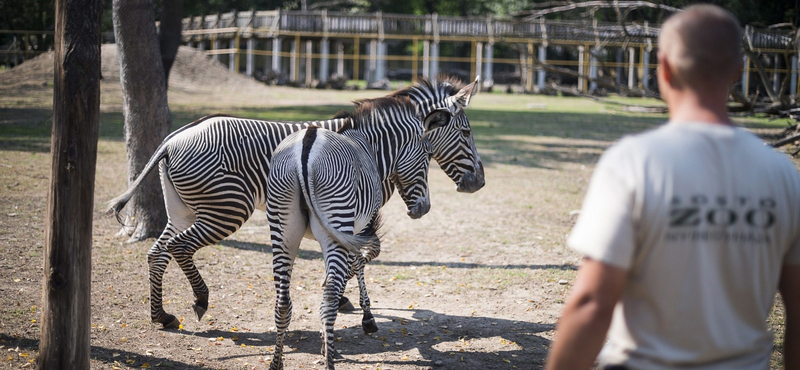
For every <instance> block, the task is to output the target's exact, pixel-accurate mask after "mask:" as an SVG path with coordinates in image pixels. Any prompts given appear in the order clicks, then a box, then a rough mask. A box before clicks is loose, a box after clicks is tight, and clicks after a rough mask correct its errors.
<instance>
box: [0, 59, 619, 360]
mask: <svg viewBox="0 0 800 370" xmlns="http://www.w3.org/2000/svg"><path fill="white" fill-rule="evenodd" d="M112 49H113V46H104V47H103V76H104V80H103V83H102V104H103V110H104V111H107V112H114V111H117V112H118V111H120V110H121V101H122V100H121V95H120V88H119V82H118V71H115V70H114V67H115V65H116V59H115V58H116V57H115V56H114V55H113V53H114V52H115V50H112ZM48 57H49V58H50V59H49V60H48V59H47V58H48ZM37 63H38V64H37ZM48 66H49V68H50V70H49V72H48V70H47V68H48ZM48 73H49V74H48ZM115 73H116V74H115ZM170 86H171V89H170V104H171V106H173V107H176V106H202V107H204V108H198V117H199V116H200V115H202V114H206V113H212V112H213V111H216V110H224V109H225V108H229V109H230V108H232V107H255V108H259V109H263V108H265V107H274V106H280V105H304V104H347V103H348V102H349V101H350V100H352V99H353V98H356V97H370V96H375V95H376V94H379V93H376V92H363V91H362V92H355V93H343V92H330V91H316V90H296V89H289V88H280V87H266V86H263V85H260V84H258V83H256V82H253V81H251V80H248V79H246V78H243V77H241V76H239V75H235V74H231V73H229V72H228V71H227V68H225V67H224V66H221V65H219V64H216V63H214V62H213V61H211V60H210V59H208V58H206V57H205V56H203V55H201V54H199V53H198V52H196V51H192V50H190V49H181V51H180V53H179V55H178V62H176V65H175V67H174V70H173V72H172V78H171V81H170ZM312 94H313V100H312V99H309V98H308V97H309V96H312ZM487 98H488V97H487ZM0 99H2V100H0V101H2V102H3V103H2V104H0V130H12V129H13V127H15V125H19V124H21V123H23V124H26V125H32V126H34V127H38V126H41V127H42V129H43V130H46V129H47V127H49V126H48V125H49V117H50V115H51V114H52V112H51V111H50V109H51V108H50V105H49V103H48V102H49V101H51V100H52V56H48V55H44V56H41V57H39V58H37V59H36V60H32V61H29V62H27V63H24V64H23V65H21V66H20V67H18V68H15V69H12V70H9V71H5V72H2V73H0ZM48 99H50V100H48ZM480 100H481V96H480V95H478V96H477V97H476V99H473V102H474V103H473V104H475V105H477V106H480ZM198 101H199V102H198ZM204 109H207V111H203V110H204ZM468 113H469V112H468ZM11 136H12V138H13V135H11ZM14 140H18V141H19V142H18V143H14V142H13V140H10V141H6V142H5V143H6V145H5V147H0V248H2V253H0V368H8V369H16V368H25V367H32V366H33V362H34V361H35V358H36V355H37V349H38V340H39V321H40V316H41V308H40V307H41V302H42V299H41V289H42V266H43V261H42V253H43V241H44V229H43V227H44V218H45V206H46V201H47V200H46V193H47V186H48V177H49V168H50V156H49V143H48V142H43V141H42V140H40V139H36V138H26V137H20V138H17V139H14ZM497 140H510V139H508V138H504V137H498V138H497ZM515 140H516V141H514V142H513V144H514V145H513V146H514V149H515V150H519V151H520V153H522V154H516V152H514V153H510V152H507V151H504V150H503V145H492V146H488V145H487V146H481V145H479V151H480V152H481V154H482V155H483V157H484V160H485V165H486V179H487V184H486V186H485V187H484V188H483V189H482V190H480V191H479V192H477V193H475V194H459V193H456V191H455V186H454V184H453V183H452V182H451V181H450V180H449V179H448V178H447V177H446V176H445V175H444V174H443V173H442V171H439V170H438V169H436V167H435V165H434V166H432V167H433V168H432V170H431V173H430V177H431V179H430V186H431V193H432V194H431V195H432V200H433V201H432V203H433V207H432V210H431V211H430V213H429V214H428V215H426V216H425V217H423V218H422V219H420V220H410V219H408V218H407V217H406V216H405V211H404V209H403V208H404V207H403V205H402V202H400V201H399V199H398V197H395V198H394V199H392V201H391V202H390V203H389V204H388V205H387V206H386V207H385V209H384V216H385V219H386V222H385V225H386V227H385V229H384V231H385V232H386V234H385V237H384V238H383V244H382V245H383V251H382V253H381V255H380V257H379V258H378V259H377V260H376V261H374V262H373V263H372V264H370V265H369V266H367V270H366V273H367V279H368V286H369V289H370V296H371V297H372V299H373V313H374V314H375V315H376V319H377V321H378V325H379V328H380V329H379V331H378V332H377V333H375V334H373V335H365V334H364V333H363V331H362V330H361V328H360V319H361V316H360V314H359V313H355V314H340V315H339V317H338V319H337V322H336V335H337V336H339V338H340V340H339V341H338V342H337V343H336V345H337V349H338V350H340V351H341V354H342V355H343V356H344V358H345V359H346V361H344V362H341V363H338V364H337V368H338V369H384V370H385V369H394V370H411V369H429V368H433V369H538V368H541V367H542V365H543V362H544V359H545V357H546V353H547V349H548V347H549V346H550V343H551V340H552V339H553V330H554V325H555V323H556V320H557V317H558V315H559V313H560V311H561V309H562V306H563V300H564V298H565V296H566V294H567V293H568V290H569V287H570V283H571V282H572V280H573V279H574V277H575V270H576V265H577V263H578V262H579V258H580V256H578V255H576V254H575V253H573V252H571V251H570V250H568V249H567V248H566V247H565V246H564V241H565V237H566V234H567V233H568V232H569V230H570V228H571V227H572V225H573V222H574V217H575V216H574V215H575V212H574V211H575V210H577V209H578V208H579V206H580V202H581V200H582V196H583V192H584V190H585V187H586V184H587V182H588V180H589V177H590V174H591V170H592V168H593V165H594V163H595V162H596V159H597V157H598V156H599V154H600V153H601V152H602V150H603V149H605V148H606V147H607V146H608V145H610V144H611V142H612V139H608V140H605V139H580V140H578V139H568V138H564V139H562V138H558V137H553V136H547V137H543V136H526V137H520V138H515ZM9 143H11V144H9ZM98 153H99V154H98V156H99V158H98V163H97V178H96V187H95V192H96V193H95V194H96V195H95V205H94V208H95V216H94V232H93V233H94V234H93V240H94V243H93V252H92V260H93V267H92V292H91V293H92V313H91V316H92V329H91V333H92V339H91V344H92V349H91V351H92V352H91V356H92V361H91V367H92V369H123V368H171V369H207V368H213V369H266V368H268V366H269V365H268V364H269V362H270V359H271V351H272V348H273V347H272V346H273V344H274V341H275V329H274V321H273V307H274V293H273V287H272V281H271V255H270V242H269V233H268V226H267V223H266V218H265V216H264V215H263V214H262V213H258V214H256V215H255V216H254V217H253V218H252V219H251V220H250V221H249V222H247V224H245V226H244V227H243V228H242V229H241V230H240V231H239V232H237V233H236V234H234V235H233V236H231V237H230V238H228V239H226V240H224V241H223V242H221V243H220V244H218V245H214V246H211V247H207V248H204V249H202V250H200V251H199V252H198V253H197V255H196V256H195V261H196V263H197V265H198V267H199V269H200V272H201V274H202V275H203V276H204V278H205V280H206V282H207V284H208V286H209V288H210V289H211V298H210V305H211V306H210V308H209V310H208V313H207V314H206V315H205V316H204V317H203V319H202V320H200V321H198V320H197V318H196V317H195V316H194V313H193V311H192V310H191V308H190V306H191V303H192V301H193V299H192V293H191V288H190V287H189V284H188V282H187V280H186V278H185V277H184V276H183V274H182V272H181V271H180V269H179V268H178V267H177V266H176V265H175V264H174V263H173V264H171V265H170V267H169V269H168V272H167V274H166V276H165V284H164V292H165V308H166V310H167V311H168V312H170V313H173V314H175V315H177V316H178V317H179V318H181V320H182V323H183V328H182V329H181V330H163V329H161V328H160V326H159V325H156V324H152V323H150V320H149V301H148V278H147V265H146V261H145V253H146V251H147V249H148V248H149V247H150V245H151V244H152V242H153V241H152V240H150V241H145V242H141V243H134V244H126V243H125V238H124V237H120V236H117V235H116V234H117V231H119V228H120V226H119V225H118V224H117V223H116V221H115V220H114V219H113V218H111V217H108V216H106V215H105V213H104V207H105V206H104V205H105V203H106V202H107V201H108V200H109V199H111V198H113V197H114V196H116V195H118V194H119V193H121V192H122V191H124V189H125V186H126V184H125V178H126V177H125V174H124V172H123V171H124V170H125V168H126V166H125V153H124V144H123V143H122V142H120V141H119V140H101V141H100V143H99V148H98ZM518 156H519V158H518ZM523 156H529V157H535V160H527V159H526V157H523ZM301 248H302V251H301V254H300V256H299V258H298V260H297V262H296V268H295V273H294V279H293V287H292V294H293V300H294V314H293V318H292V324H291V326H290V330H291V332H290V334H289V338H288V347H289V348H288V349H287V354H286V366H287V368H288V369H319V368H322V364H321V356H320V354H319V353H320V348H321V341H320V338H319V330H320V323H319V317H318V307H319V303H320V299H321V295H322V290H321V288H320V282H321V279H322V276H323V264H322V262H321V258H320V249H319V246H318V245H317V244H316V243H315V242H311V241H305V242H304V243H303V245H302V246H301ZM346 295H347V296H348V297H350V298H351V299H352V300H354V301H357V297H358V295H357V286H356V284H352V283H351V284H350V286H349V287H348V291H347V293H346Z"/></svg>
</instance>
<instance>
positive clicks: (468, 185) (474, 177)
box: [456, 162, 486, 193]
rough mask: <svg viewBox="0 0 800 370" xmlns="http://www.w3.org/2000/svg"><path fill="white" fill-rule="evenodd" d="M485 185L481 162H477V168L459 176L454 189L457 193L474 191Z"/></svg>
mask: <svg viewBox="0 0 800 370" xmlns="http://www.w3.org/2000/svg"><path fill="white" fill-rule="evenodd" d="M484 185H486V180H485V179H484V177H483V163H482V162H479V163H478V170H477V171H475V172H467V173H465V174H464V176H463V177H461V181H459V183H458V186H457V187H456V191H458V192H459V193H474V192H476V191H478V190H480V189H481V188H482V187H483V186H484Z"/></svg>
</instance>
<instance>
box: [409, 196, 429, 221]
mask: <svg viewBox="0 0 800 370" xmlns="http://www.w3.org/2000/svg"><path fill="white" fill-rule="evenodd" d="M430 210H431V201H430V200H428V198H420V199H417V201H416V203H414V206H412V207H410V208H409V209H408V217H411V218H413V219H418V218H420V217H422V216H424V215H425V214H426V213H428V211H430Z"/></svg>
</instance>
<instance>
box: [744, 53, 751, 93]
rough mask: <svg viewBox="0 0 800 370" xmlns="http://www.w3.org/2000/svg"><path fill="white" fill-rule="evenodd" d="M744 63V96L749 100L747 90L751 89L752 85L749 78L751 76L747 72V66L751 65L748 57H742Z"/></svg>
mask: <svg viewBox="0 0 800 370" xmlns="http://www.w3.org/2000/svg"><path fill="white" fill-rule="evenodd" d="M742 63H744V64H743V66H744V68H742V96H744V98H745V99H747V89H748V87H749V86H748V85H749V84H750V79H749V78H748V77H750V76H749V73H748V71H747V66H748V64H749V63H750V60H749V59H747V55H743V56H742Z"/></svg>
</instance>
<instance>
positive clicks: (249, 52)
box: [245, 37, 256, 77]
mask: <svg viewBox="0 0 800 370" xmlns="http://www.w3.org/2000/svg"><path fill="white" fill-rule="evenodd" d="M255 43H256V39H254V38H252V37H251V38H249V39H247V67H246V69H245V75H247V77H253V49H254V47H255Z"/></svg>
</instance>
